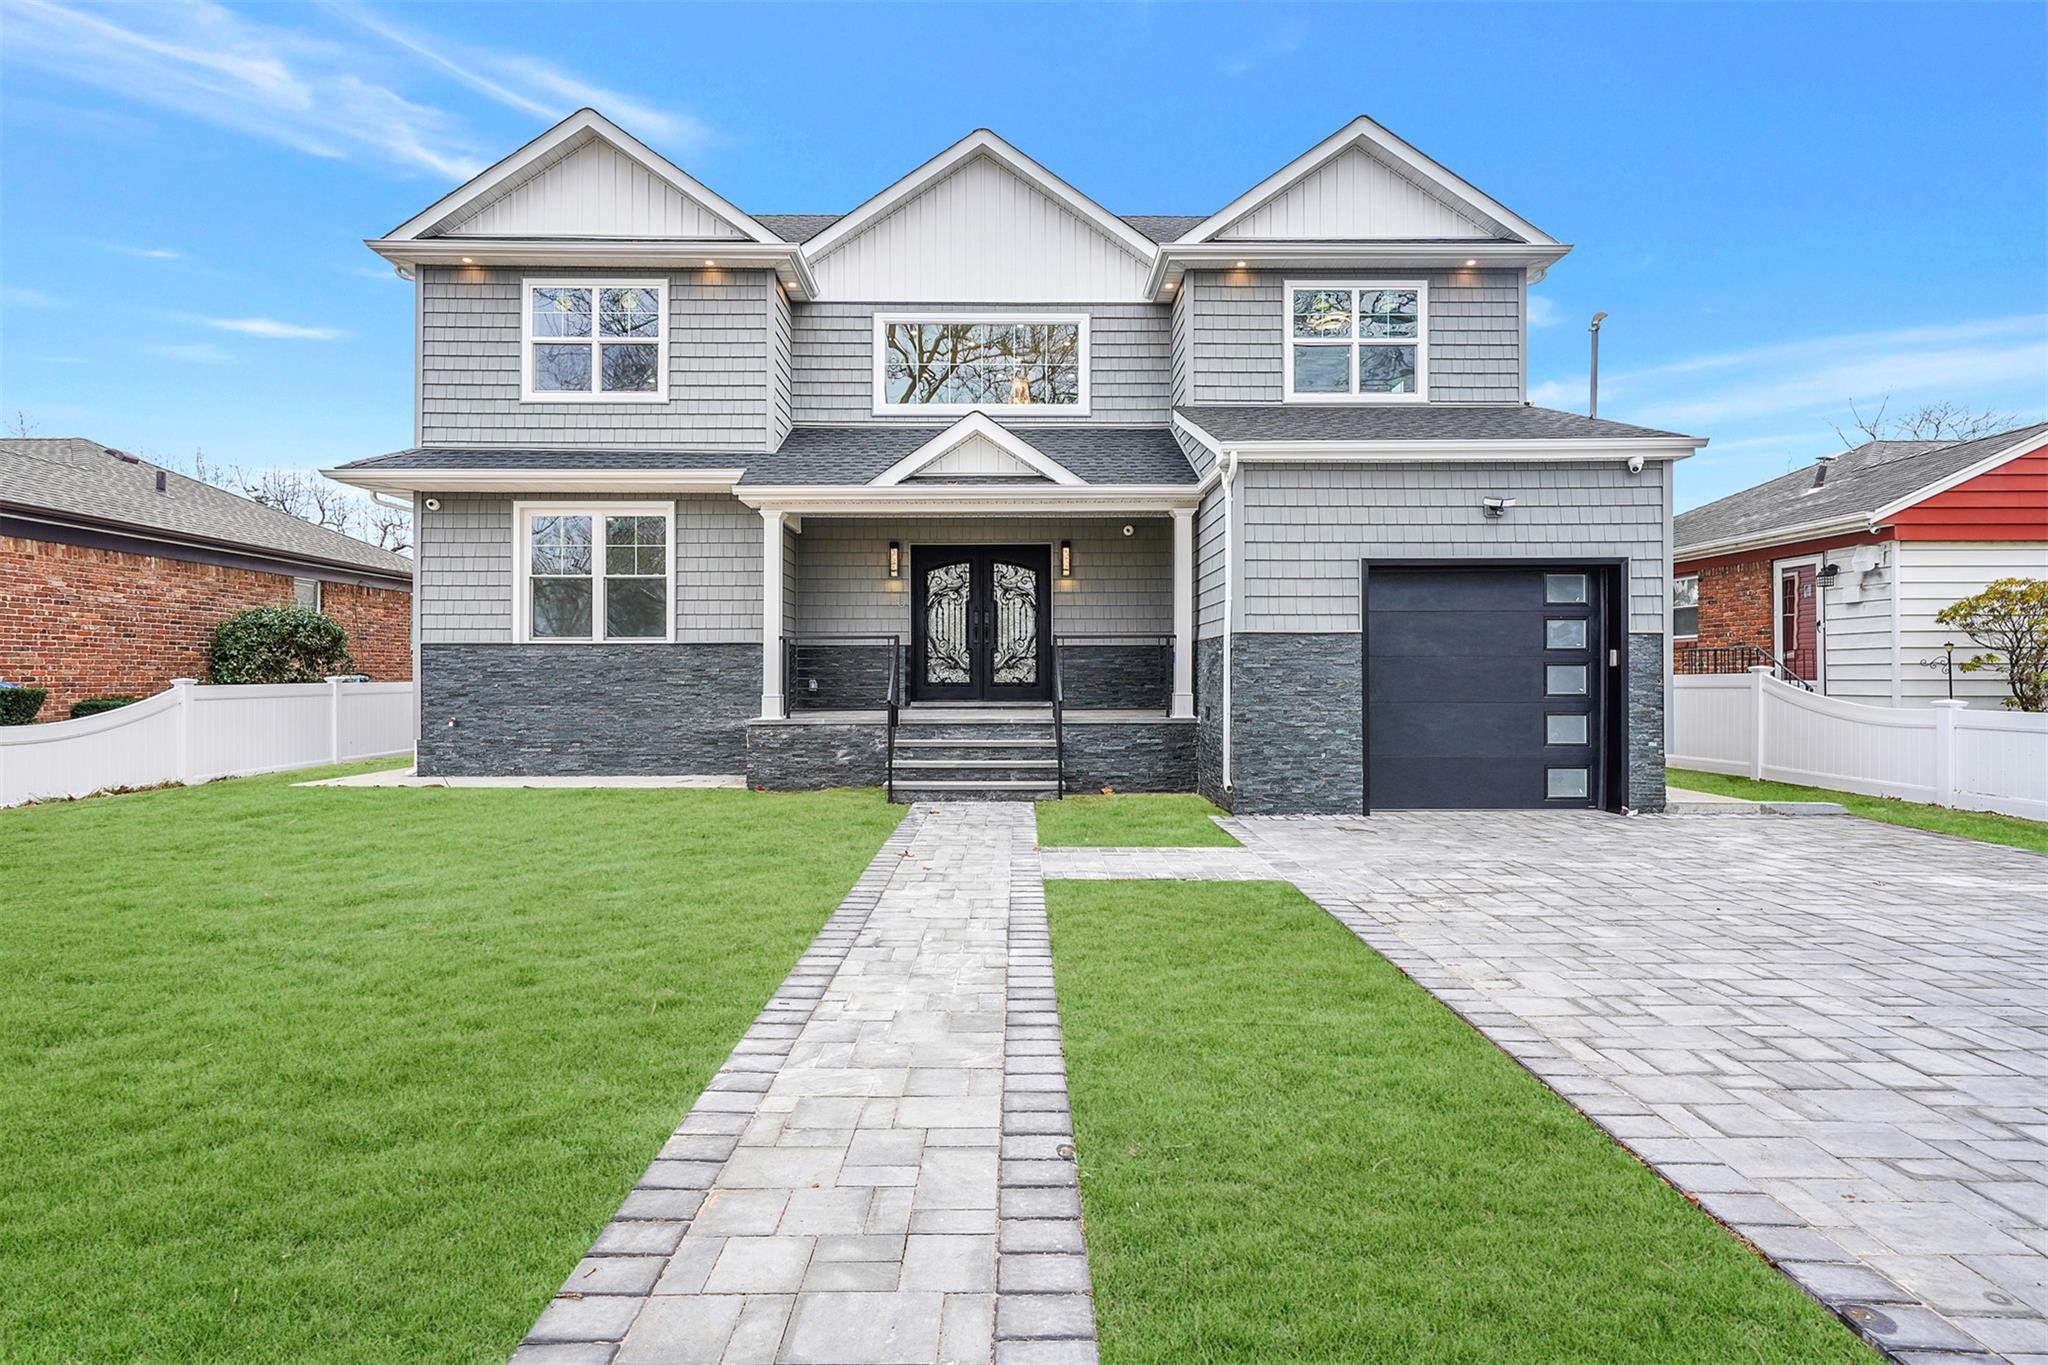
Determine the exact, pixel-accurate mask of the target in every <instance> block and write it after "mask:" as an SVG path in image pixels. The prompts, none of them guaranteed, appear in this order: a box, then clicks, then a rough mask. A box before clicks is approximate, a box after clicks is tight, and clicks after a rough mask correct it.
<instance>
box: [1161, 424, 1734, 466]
mask: <svg viewBox="0 0 2048 1365" xmlns="http://www.w3.org/2000/svg"><path fill="white" fill-rule="evenodd" d="M1189 425H1192V424H1189ZM1706 444H1707V443H1706V441H1705V440H1704V439H1698V438H1692V437H1688V438H1686V439H1685V440H1683V441H1673V440H1671V439H1669V438H1668V437H1641V436H1635V437H1608V438H1599V439H1593V440H1582V441H1557V440H1548V441H1545V440H1528V441H1241V442H1239V443H1238V444H1237V446H1236V450H1237V455H1238V458H1239V459H1241V460H1243V461H1244V462H1245V463H1247V464H1271V463H1276V462H1281V461H1286V462H1289V463H1299V462H1302V461H1316V462H1322V463H1327V464H1377V463H1388V462H1393V461H1404V462H1412V461H1416V460H1426V461H1437V462H1441V463H1459V462H1465V463H1471V462H1475V461H1482V460H1513V461H1515V462H1516V463H1517V464H1527V463H1538V462H1546V461H1556V460H1572V461H1581V462H1584V461H1598V460H1608V461H1627V460H1659V461H1664V460H1683V459H1687V458H1689V457H1690V456H1691V455H1692V454H1693V453H1694V452H1695V451H1697V450H1698V449H1699V448H1700V447H1702V446H1704V445H1706Z"/></svg>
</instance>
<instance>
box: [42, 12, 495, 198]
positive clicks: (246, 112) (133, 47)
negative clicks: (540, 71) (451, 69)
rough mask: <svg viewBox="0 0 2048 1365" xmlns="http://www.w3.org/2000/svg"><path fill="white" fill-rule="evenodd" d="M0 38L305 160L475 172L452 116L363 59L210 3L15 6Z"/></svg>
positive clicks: (85, 76) (45, 60)
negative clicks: (400, 89) (391, 82)
mask: <svg viewBox="0 0 2048 1365" xmlns="http://www.w3.org/2000/svg"><path fill="white" fill-rule="evenodd" d="M7 37H8V50H9V53H10V55H11V56H13V57H14V58H15V59H17V60H20V61H24V62H28V63H31V64H33V65H35V66H38V67H41V68H43V69H44V70H47V71H52V72H55V73H57V74H59V75H62V76H65V77H67V78H69V79H73V80H77V81H81V82H84V83H86V84H89V85H95V86H99V87H102V88H104V89H107V90H111V91H113V92H115V93H117V94H119V95H120V96H122V97H123V98H127V99H132V100H137V101H140V102H142V103H145V104H149V105H153V106H155V107H157V108H160V109H170V110H173V111H176V112H178V113H181V114H185V115H188V116H190V117H193V118H198V119H202V120H204V121H206V122H209V123H215V124H219V125H220V126H222V127H225V128H229V129H232V130H234V131H236V132H242V133H247V134H250V135H253V136H257V137H263V138H268V139H270V140H271V141H274V142H279V143H282V144H284V145H285V146H288V147H291V148H294V149H295V150H298V151H301V152H305V153H307V154H309V155H312V156H321V157H332V158H360V159H366V160H373V161H380V162H383V163H386V164H392V165H396V166H399V167H402V168H404V169H407V170H413V171H427V172H431V173H433V174H434V175H437V176H440V177H443V178H456V179H461V178H466V177H468V176H469V175H470V174H472V173H473V172H475V171H476V170H477V168H478V167H479V166H481V165H482V164H483V162H482V158H481V155H480V153H479V150H478V148H477V147H476V145H475V143H474V140H473V139H472V137H471V136H470V135H469V134H468V133H467V132H466V131H465V130H464V129H463V128H462V126H461V125H460V124H459V122H458V121H457V120H456V119H455V118H454V117H453V116H452V115H450V114H448V113H446V112H444V111H442V110H440V109H436V108H433V107H431V106H428V105H424V104H418V103H415V102H414V101H412V100H409V99H407V98H405V97H404V96H402V95H400V94H398V93H397V92H396V91H394V90H392V89H390V88H389V87H387V86H385V85H383V84H381V83H379V82H378V81H377V80H376V79H373V78H370V77H367V76H365V75H364V74H362V73H363V72H366V71H375V70H376V69H377V63H375V62H374V61H372V60H370V59H369V58H368V56H367V54H364V53H361V52H359V51H356V50H355V49H352V48H350V47H348V46H346V45H343V44H336V43H332V42H327V41H324V40H321V39H318V38H314V37H311V36H308V35H306V34H304V33H301V32H298V31H295V30H292V29H288V28H284V27H281V26H278V25H274V24H266V23H261V22H258V21H256V20H253V19H249V18H246V17H244V16H243V15H240V14H238V13H236V12H235V11H233V10H230V9H227V8H225V7H223V6H221V5H218V4H213V3H197V4H187V5H151V6H141V5H137V6H129V7H124V8H121V9H114V10H99V11H87V10H85V9H82V8H79V7H77V6H74V5H67V4H63V3H59V2H58V0H14V2H13V3H12V4H11V5H10V6H9V7H8V33H7Z"/></svg>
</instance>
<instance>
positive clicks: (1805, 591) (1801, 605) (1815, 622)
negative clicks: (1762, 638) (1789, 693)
mask: <svg viewBox="0 0 2048 1365" xmlns="http://www.w3.org/2000/svg"><path fill="white" fill-rule="evenodd" d="M1778 644H1779V646H1780V647H1781V648H1782V649H1783V651H1784V657H1783V663H1784V665H1785V671H1786V672H1788V673H1790V674H1792V676H1793V677H1795V678H1804V679H1806V681H1808V682H1814V681H1817V680H1818V679H1819V677H1820V597H1819V579H1818V576H1817V573H1816V570H1815V568H1814V566H1813V565H1811V564H1801V565H1800V566H1799V567H1798V568H1796V569H1780V570H1778Z"/></svg>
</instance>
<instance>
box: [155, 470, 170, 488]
mask: <svg viewBox="0 0 2048 1365" xmlns="http://www.w3.org/2000/svg"><path fill="white" fill-rule="evenodd" d="M168 482H169V479H168V478H167V477H166V476H165V474H164V472H163V471H162V470H161V469H159V470H158V471H157V472H156V491H157V492H159V493H161V492H163V491H164V485H165V484H166V483H168Z"/></svg>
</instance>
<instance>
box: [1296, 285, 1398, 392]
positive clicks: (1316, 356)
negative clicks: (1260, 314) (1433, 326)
mask: <svg viewBox="0 0 2048 1365" xmlns="http://www.w3.org/2000/svg"><path fill="white" fill-rule="evenodd" d="M1285 298H1286V305H1285V306H1286V309H1287V398H1288V400H1289V401H1290V402H1300V403H1345V402H1366V403H1374V402H1378V403H1392V402H1415V401H1418V400H1420V399H1421V398H1423V397H1424V396H1425V395H1426V394H1427V393H1428V392H1429V374H1428V369H1429V286H1428V285H1427V284H1426V283H1424V282H1423V281H1421V280H1346V281H1342V282H1329V283H1325V282H1322V281H1302V280H1290V281H1288V283H1287V288H1286V290H1285Z"/></svg>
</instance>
